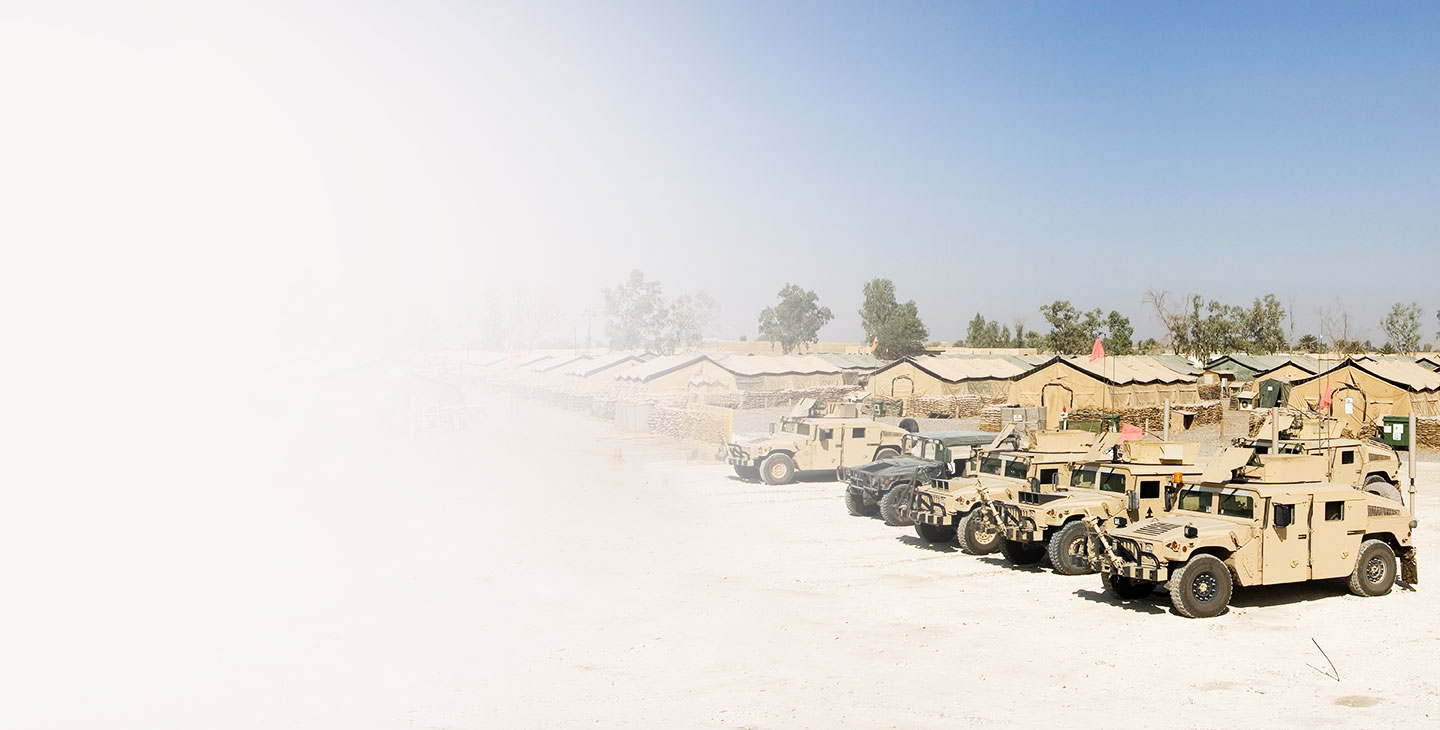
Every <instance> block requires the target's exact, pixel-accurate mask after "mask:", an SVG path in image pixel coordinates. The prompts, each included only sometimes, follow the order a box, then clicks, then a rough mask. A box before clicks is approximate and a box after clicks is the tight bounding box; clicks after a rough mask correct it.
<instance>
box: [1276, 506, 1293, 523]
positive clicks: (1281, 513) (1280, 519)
mask: <svg viewBox="0 0 1440 730" xmlns="http://www.w3.org/2000/svg"><path fill="white" fill-rule="evenodd" d="M1293 524H1295V505H1293V504H1277V505H1275V526H1276V527H1289V526H1290V525H1293Z"/></svg>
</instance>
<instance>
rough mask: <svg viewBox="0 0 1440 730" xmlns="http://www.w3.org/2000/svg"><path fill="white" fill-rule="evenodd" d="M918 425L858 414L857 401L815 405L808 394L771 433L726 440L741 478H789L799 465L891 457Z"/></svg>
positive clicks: (832, 467)
mask: <svg viewBox="0 0 1440 730" xmlns="http://www.w3.org/2000/svg"><path fill="white" fill-rule="evenodd" d="M917 430H919V427H918V426H917V425H916V423H915V421H914V420H913V419H909V418H907V419H904V420H902V421H901V422H900V425H899V426H898V427H897V426H890V425H887V424H884V423H880V422H878V421H872V420H870V419H868V418H860V414H859V407H858V406H857V405H855V404H854V403H831V404H827V405H825V406H819V405H816V403H815V399H814V398H805V399H803V400H801V401H800V402H799V403H797V404H795V407H794V408H792V409H791V410H790V413H789V414H788V415H786V416H785V417H784V418H783V419H781V421H780V424H779V428H778V429H777V428H776V427H775V425H774V424H771V426H770V433H768V434H760V435H755V436H746V437H741V438H737V439H735V440H734V441H732V442H730V443H728V444H726V445H725V453H726V457H725V461H726V463H728V464H730V465H731V466H733V467H734V468H735V474H736V475H737V476H739V477H740V478H742V479H751V480H764V481H765V483H766V484H789V483H790V482H793V481H795V473H796V472H797V471H817V470H824V471H828V472H830V473H831V474H835V473H836V468H837V467H841V466H852V465H859V464H864V463H866V462H869V461H878V460H880V459H890V458H894V457H896V456H899V455H900V440H901V439H902V438H903V437H904V436H905V434H907V433H911V432H914V431H917Z"/></svg>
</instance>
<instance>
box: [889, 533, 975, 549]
mask: <svg viewBox="0 0 1440 730" xmlns="http://www.w3.org/2000/svg"><path fill="white" fill-rule="evenodd" d="M895 539H896V540H899V541H900V542H903V543H905V544H906V545H910V546H913V547H918V548H922V549H924V550H933V551H935V552H937V553H958V552H960V546H959V545H956V544H955V543H953V542H930V541H929V540H925V539H923V538H920V537H918V536H916V535H914V534H909V535H896V536H895Z"/></svg>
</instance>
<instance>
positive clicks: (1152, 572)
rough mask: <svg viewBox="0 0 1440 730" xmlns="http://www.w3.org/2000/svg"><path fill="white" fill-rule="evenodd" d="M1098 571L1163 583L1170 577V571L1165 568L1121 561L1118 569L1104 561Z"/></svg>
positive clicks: (1131, 578)
mask: <svg viewBox="0 0 1440 730" xmlns="http://www.w3.org/2000/svg"><path fill="white" fill-rule="evenodd" d="M1100 572H1102V573H1114V574H1118V575H1121V576H1124V577H1126V578H1129V579H1130V580H1145V581H1150V582H1151V583H1164V582H1165V581H1167V580H1169V579H1170V571H1169V570H1166V569H1165V568H1148V567H1145V566H1143V565H1135V564H1134V563H1121V564H1120V566H1119V568H1118V569H1117V568H1116V566H1114V565H1110V564H1109V563H1106V564H1104V565H1103V566H1102V567H1101V569H1100Z"/></svg>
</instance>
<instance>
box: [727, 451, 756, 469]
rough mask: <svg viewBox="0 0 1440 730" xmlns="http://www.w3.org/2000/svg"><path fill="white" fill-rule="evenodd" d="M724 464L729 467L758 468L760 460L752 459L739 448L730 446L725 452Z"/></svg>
mask: <svg viewBox="0 0 1440 730" xmlns="http://www.w3.org/2000/svg"><path fill="white" fill-rule="evenodd" d="M725 463H726V464H729V465H731V466H760V459H758V458H753V459H752V458H751V457H750V454H749V453H748V452H747V451H745V449H743V448H740V447H739V446H730V447H728V448H727V449H726V450H725Z"/></svg>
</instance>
